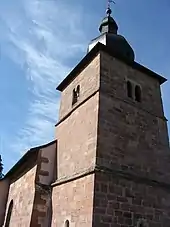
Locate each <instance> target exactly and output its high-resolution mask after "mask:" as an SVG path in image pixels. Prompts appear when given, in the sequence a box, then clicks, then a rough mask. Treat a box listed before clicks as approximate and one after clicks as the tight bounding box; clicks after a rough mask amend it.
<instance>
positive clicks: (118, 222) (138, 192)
mask: <svg viewBox="0 0 170 227" xmlns="http://www.w3.org/2000/svg"><path fill="white" fill-rule="evenodd" d="M169 202H170V193H169V190H165V189H164V188H161V187H160V186H151V185H148V184H146V183H139V182H138V183H137V182H136V183H135V182H134V181H132V180H126V179H123V178H120V177H116V176H115V175H112V174H108V173H101V172H98V173H96V175H95V194H94V216H93V218H94V219H93V227H97V226H100V227H111V226H115V227H132V226H137V221H138V220H139V219H141V218H143V219H145V220H146V221H147V224H148V226H149V227H169V223H170V213H169V204H170V203H169Z"/></svg>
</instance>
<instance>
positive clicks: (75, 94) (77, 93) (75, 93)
mask: <svg viewBox="0 0 170 227" xmlns="http://www.w3.org/2000/svg"><path fill="white" fill-rule="evenodd" d="M79 97H80V85H78V86H77V88H74V90H73V97H72V105H74V104H75V103H76V102H77V101H78V99H79Z"/></svg>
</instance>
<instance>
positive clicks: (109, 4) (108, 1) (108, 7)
mask: <svg viewBox="0 0 170 227" xmlns="http://www.w3.org/2000/svg"><path fill="white" fill-rule="evenodd" d="M111 3H114V4H116V3H115V1H113V0H107V10H106V14H107V15H108V16H110V15H111V13H112V10H111Z"/></svg>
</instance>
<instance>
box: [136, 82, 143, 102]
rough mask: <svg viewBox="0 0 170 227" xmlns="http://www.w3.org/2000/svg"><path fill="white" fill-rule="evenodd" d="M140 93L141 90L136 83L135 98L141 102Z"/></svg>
mask: <svg viewBox="0 0 170 227" xmlns="http://www.w3.org/2000/svg"><path fill="white" fill-rule="evenodd" d="M141 94H142V92H141V88H140V86H139V85H136V86H135V100H136V101H137V102H141Z"/></svg>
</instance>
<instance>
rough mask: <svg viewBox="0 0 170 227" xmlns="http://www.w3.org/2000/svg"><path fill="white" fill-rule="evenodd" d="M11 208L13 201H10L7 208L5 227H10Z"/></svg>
mask: <svg viewBox="0 0 170 227" xmlns="http://www.w3.org/2000/svg"><path fill="white" fill-rule="evenodd" d="M13 206H14V202H13V199H12V200H11V202H10V204H9V207H8V213H7V216H6V223H5V227H9V225H10V220H11V214H12V209H13Z"/></svg>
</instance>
